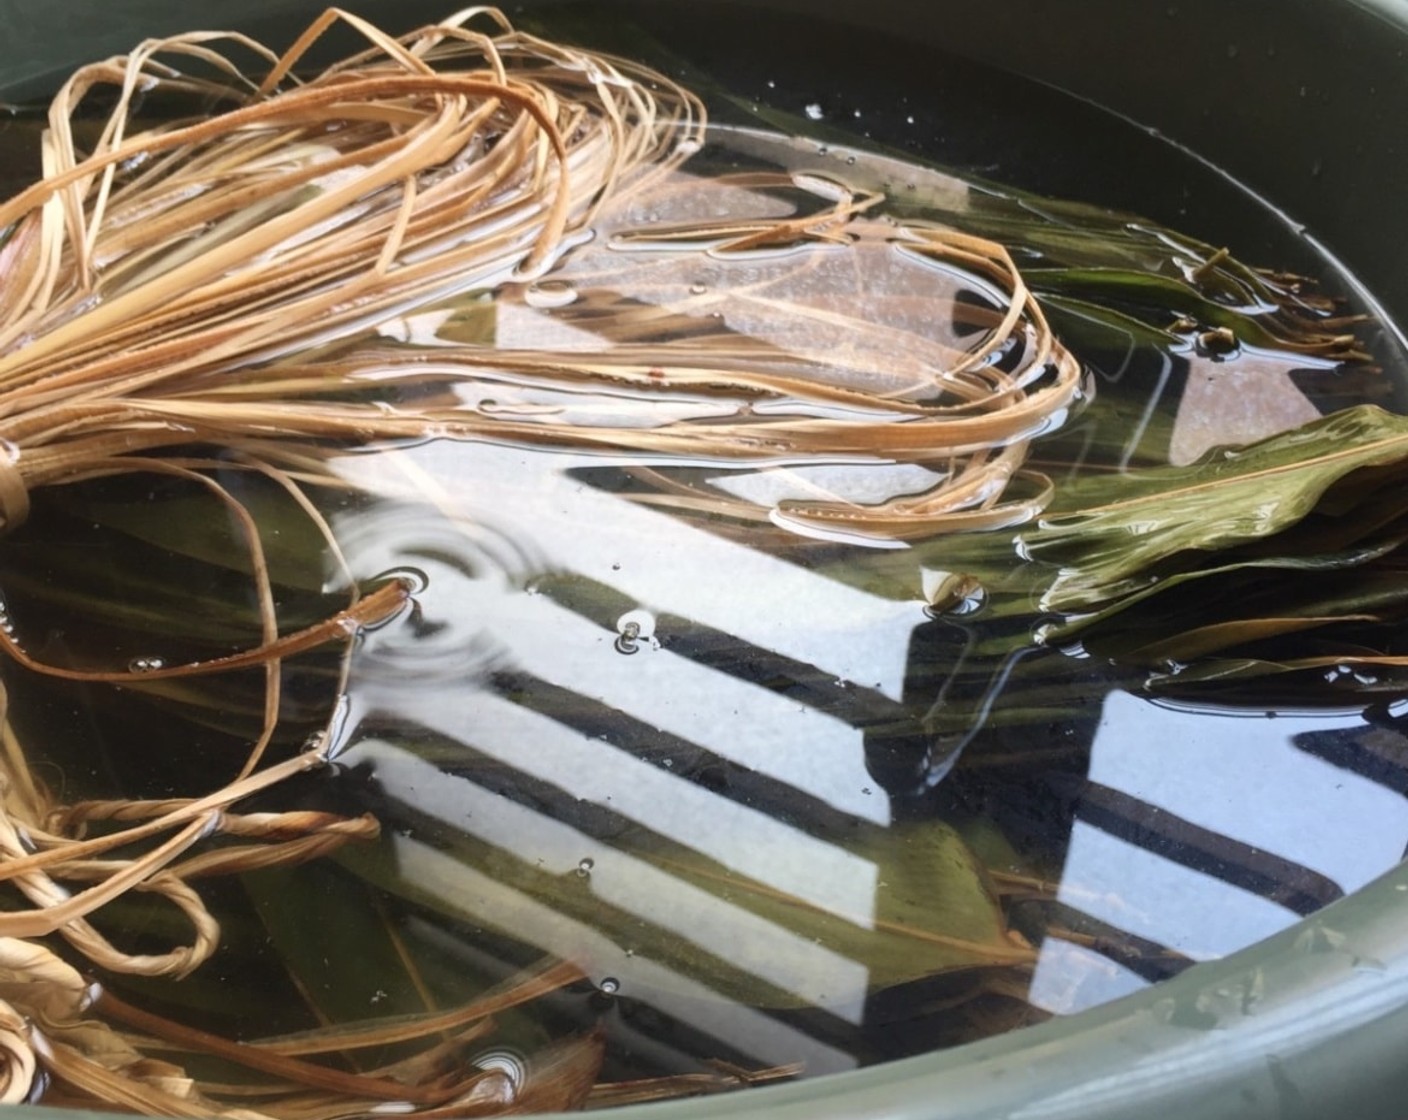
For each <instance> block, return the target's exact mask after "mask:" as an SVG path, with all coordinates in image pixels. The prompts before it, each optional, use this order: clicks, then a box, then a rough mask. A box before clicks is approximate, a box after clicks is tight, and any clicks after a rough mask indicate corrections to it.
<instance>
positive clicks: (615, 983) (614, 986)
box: [597, 976, 621, 996]
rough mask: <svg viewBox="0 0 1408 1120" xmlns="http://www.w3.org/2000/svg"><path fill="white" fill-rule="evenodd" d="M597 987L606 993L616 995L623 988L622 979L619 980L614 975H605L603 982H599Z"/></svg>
mask: <svg viewBox="0 0 1408 1120" xmlns="http://www.w3.org/2000/svg"><path fill="white" fill-rule="evenodd" d="M597 987H598V988H600V989H601V991H602V992H603V993H605V994H606V995H608V996H614V995H615V994H616V993H617V992H619V991H620V990H621V981H619V980H617V979H616V977H614V976H603V977H602V978H601V983H600V984H598V985H597Z"/></svg>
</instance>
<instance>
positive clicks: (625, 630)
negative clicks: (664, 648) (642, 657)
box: [616, 609, 660, 654]
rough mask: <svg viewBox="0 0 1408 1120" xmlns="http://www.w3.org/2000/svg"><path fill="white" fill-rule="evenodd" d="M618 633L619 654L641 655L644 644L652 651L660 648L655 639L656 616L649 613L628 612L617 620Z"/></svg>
mask: <svg viewBox="0 0 1408 1120" xmlns="http://www.w3.org/2000/svg"><path fill="white" fill-rule="evenodd" d="M616 633H617V635H618V637H617V639H616V652H617V653H625V654H632V653H639V652H640V649H641V646H642V644H644V645H648V646H649V647H650V648H651V649H659V648H660V643H659V641H657V640H656V637H655V616H654V615H653V614H651V613H650V612H649V611H645V610H639V609H637V610H633V611H627V612H626V613H625V614H623V615H622V616H621V617H620V618H618V619H617V620H616Z"/></svg>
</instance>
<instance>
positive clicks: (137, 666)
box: [127, 657, 166, 673]
mask: <svg viewBox="0 0 1408 1120" xmlns="http://www.w3.org/2000/svg"><path fill="white" fill-rule="evenodd" d="M165 668H166V661H165V660H164V659H163V658H160V657H134V658H133V659H132V660H131V661H129V662H128V663H127V670H128V672H131V673H155V672H156V671H157V670H158V669H165Z"/></svg>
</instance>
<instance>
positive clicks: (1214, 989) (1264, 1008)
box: [0, 0, 1408, 1120]
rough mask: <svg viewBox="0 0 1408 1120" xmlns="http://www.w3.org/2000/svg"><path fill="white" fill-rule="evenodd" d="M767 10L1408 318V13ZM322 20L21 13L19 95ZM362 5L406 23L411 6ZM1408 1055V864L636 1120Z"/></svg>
mask: <svg viewBox="0 0 1408 1120" xmlns="http://www.w3.org/2000/svg"><path fill="white" fill-rule="evenodd" d="M659 2H660V3H664V2H665V0H659ZM680 2H685V0H680ZM753 3H754V4H755V5H757V6H766V7H771V8H776V9H781V10H788V11H792V12H795V13H797V14H799V15H805V14H813V15H825V16H827V17H829V18H833V19H837V20H841V21H851V22H854V23H857V24H865V25H869V26H872V27H877V28H882V29H889V30H898V29H902V30H903V33H904V35H905V37H906V38H907V39H909V40H910V41H912V42H923V43H933V44H935V45H936V46H942V47H943V48H944V49H946V50H948V51H952V52H956V53H958V54H960V55H965V56H968V57H971V58H973V59H975V60H978V61H982V62H988V63H993V64H996V65H999V66H1002V67H1005V68H1009V69H1012V70H1015V71H1017V72H1019V73H1022V74H1024V75H1027V76H1028V77H1032V78H1035V79H1037V80H1039V81H1042V82H1046V83H1049V84H1051V85H1053V86H1056V87H1059V88H1061V89H1064V90H1067V91H1070V92H1072V93H1075V94H1077V95H1079V96H1081V97H1084V98H1087V99H1089V100H1091V101H1093V102H1095V103H1097V104H1099V105H1101V106H1103V107H1105V108H1108V109H1110V110H1112V111H1114V112H1116V113H1119V114H1122V115H1124V116H1126V117H1128V118H1129V119H1131V120H1132V121H1134V122H1135V123H1137V124H1139V125H1142V126H1144V127H1147V128H1150V129H1153V130H1156V131H1157V132H1159V133H1161V134H1162V135H1164V136H1165V137H1167V138H1168V139H1169V141H1170V142H1173V143H1177V144H1180V145H1183V146H1185V147H1186V148H1188V149H1189V150H1191V151H1192V152H1194V153H1196V154H1197V155H1198V156H1201V157H1203V158H1205V159H1207V160H1208V161H1209V162H1210V163H1211V164H1213V165H1215V166H1217V167H1219V168H1221V169H1223V170H1225V171H1226V172H1227V173H1228V174H1230V175H1231V176H1233V177H1234V178H1236V179H1238V180H1240V181H1241V182H1242V183H1244V184H1245V185H1246V186H1248V187H1249V188H1250V189H1252V190H1253V191H1255V192H1257V193H1259V194H1261V195H1262V196H1263V197H1264V198H1266V199H1268V200H1270V201H1271V202H1272V203H1273V204H1274V205H1275V206H1276V207H1279V208H1280V209H1281V210H1282V211H1284V212H1285V213H1286V215H1287V216H1288V217H1289V218H1290V219H1291V220H1292V221H1294V222H1296V223H1299V224H1303V225H1304V226H1305V227H1306V229H1307V231H1308V236H1311V237H1313V238H1314V239H1315V240H1316V241H1317V242H1318V243H1319V244H1320V245H1321V246H1322V247H1323V249H1324V250H1325V251H1326V252H1327V253H1328V254H1330V255H1331V256H1334V257H1337V258H1339V259H1340V260H1341V261H1342V262H1343V263H1344V264H1345V265H1346V267H1347V268H1348V270H1349V271H1350V272H1351V273H1353V274H1355V275H1356V276H1357V277H1358V278H1359V279H1360V280H1362V281H1363V282H1364V284H1365V285H1366V286H1367V288H1368V289H1369V290H1370V291H1371V292H1372V293H1373V294H1374V295H1375V296H1376V297H1377V298H1378V300H1379V301H1380V302H1381V304H1382V305H1383V307H1384V308H1385V309H1386V310H1387V312H1388V313H1389V315H1390V316H1391V317H1393V318H1396V319H1397V320H1398V321H1399V322H1408V268H1404V267H1403V259H1404V256H1405V250H1404V248H1403V243H1404V233H1405V231H1404V229H1403V226H1404V223H1405V218H1404V209H1403V206H1402V201H1401V200H1402V190H1403V187H1402V184H1403V182H1404V179H1405V175H1408V129H1406V128H1405V125H1404V122H1405V121H1408V62H1405V51H1408V2H1405V0H986V2H985V3H982V4H971V3H957V2H951V0H909V2H906V0H868V2H867V3H865V4H860V5H855V4H849V3H842V2H841V0H753ZM320 6H321V5H320V4H319V3H318V2H317V0H212V2H210V3H207V4H205V5H201V6H199V7H198V8H197V7H193V6H191V5H189V4H186V3H182V2H181V0H61V2H59V3H47V4H46V3H40V2H38V0H0V28H3V35H2V36H0V93H3V94H8V95H12V96H13V95H15V94H16V93H34V92H37V91H39V90H41V89H42V88H43V87H44V85H46V84H47V83H46V81H45V77H46V75H49V74H52V73H53V72H54V71H56V70H59V69H62V68H66V67H68V66H70V65H72V64H74V63H77V62H79V61H83V60H86V59H88V58H92V57H95V56H99V55H106V54H110V53H114V52H116V51H119V50H121V49H123V48H125V47H127V46H129V45H131V43H132V42H133V41H135V40H136V39H139V38H141V37H144V36H145V35H149V34H155V33H158V32H164V31H174V30H180V29H185V28H187V27H188V26H189V25H192V24H200V25H202V26H216V25H220V26H232V27H241V28H249V27H263V26H267V24H268V22H269V21H270V20H273V19H276V18H278V17H284V16H290V15H296V14H302V15H306V14H308V13H309V12H311V11H312V10H314V9H315V8H317V7H320ZM347 6H348V7H351V8H354V9H356V10H359V11H363V12H366V13H368V14H377V13H378V11H379V10H380V11H381V12H382V13H383V14H387V13H388V12H389V13H390V14H388V15H387V22H388V23H391V24H395V23H396V22H397V21H396V19H395V18H394V17H395V8H396V5H395V4H394V3H389V2H388V3H384V4H378V3H377V2H375V0H369V2H363V3H351V4H348V5H347ZM779 49H786V45H785V44H780V45H779ZM1405 1047H1408V866H1403V867H1400V868H1399V869H1397V870H1395V871H1394V872H1392V873H1390V874H1389V875H1387V876H1385V877H1384V878H1382V879H1380V880H1379V881H1377V882H1376V883H1374V884H1372V885H1371V886H1369V887H1367V888H1365V889H1363V890H1361V891H1360V892H1358V893H1357V894H1355V895H1353V896H1351V897H1349V898H1347V899H1345V900H1344V901H1342V902H1339V903H1336V904H1334V905H1332V906H1330V907H1328V908H1327V909H1325V910H1323V911H1321V912H1319V913H1318V914H1316V915H1315V916H1313V917H1311V918H1310V919H1308V920H1306V921H1304V922H1302V923H1300V924H1299V925H1297V926H1295V927H1293V928H1291V929H1288V930H1286V931H1285V932H1284V933H1282V934H1280V935H1278V936H1275V937H1272V938H1271V939H1269V940H1267V941H1265V942H1262V943H1260V944H1258V945H1255V946H1253V947H1251V948H1249V949H1246V950H1244V951H1242V952H1239V953H1237V954H1235V955H1233V956H1231V957H1229V958H1227V959H1224V960H1222V961H1220V962H1217V963H1212V964H1206V965H1200V966H1198V967H1196V968H1193V969H1191V970H1189V971H1188V972H1185V973H1184V974H1183V975H1181V976H1179V977H1178V978H1176V979H1174V980H1170V981H1168V982H1165V983H1163V984H1160V985H1158V986H1156V987H1154V988H1152V989H1149V990H1146V991H1144V992H1142V993H1139V994H1137V995H1134V996H1130V997H1127V998H1124V999H1122V1000H1119V1001H1117V1002H1115V1003H1111V1004H1108V1005H1105V1006H1103V1007H1100V1008H1097V1009H1095V1010H1093V1011H1088V1012H1085V1013H1083V1014H1080V1015H1077V1016H1073V1017H1071V1018H1067V1019H1061V1020H1055V1021H1052V1022H1050V1023H1047V1024H1045V1025H1043V1026H1039V1027H1035V1028H1031V1029H1028V1030H1024V1031H1020V1032H1017V1033H1014V1034H1010V1035H1006V1036H1003V1037H999V1038H994V1039H991V1040H989V1041H986V1042H982V1043H977V1044H973V1045H969V1046H965V1047H960V1048H958V1049H954V1050H950V1051H946V1052H942V1053H937V1054H933V1055H929V1056H925V1057H920V1058H914V1059H909V1060H905V1061H900V1062H895V1063H891V1064H888V1065H884V1066H878V1067H874V1068H870V1069H866V1070H863V1071H861V1072H857V1073H850V1074H844V1075H840V1076H837V1077H831V1078H823V1079H818V1080H815V1081H808V1082H801V1083H796V1084H791V1085H786V1086H781V1087H777V1088H771V1089H766V1090H758V1091H755V1092H749V1093H745V1094H739V1095H733V1096H728V1097H724V1098H712V1099H702V1100H688V1101H680V1102H671V1103H665V1104H660V1105H650V1106H640V1107H638V1108H636V1109H633V1110H631V1111H630V1112H629V1113H628V1115H629V1116H630V1117H631V1118H632V1120H687V1118H689V1117H704V1116H712V1115H718V1114H723V1113H727V1114H728V1115H730V1116H735V1117H744V1116H757V1117H759V1118H762V1117H767V1118H769V1120H783V1118H785V1117H791V1116H796V1117H803V1116H805V1117H807V1118H808V1120H820V1118H826V1117H836V1118H838V1120H839V1118H846V1120H857V1118H861V1117H874V1118H881V1117H883V1118H887V1120H938V1118H941V1117H948V1118H955V1120H956V1118H963V1120H979V1118H997V1117H1007V1118H1017V1117H1021V1118H1023V1120H1028V1118H1030V1120H1036V1118H1038V1117H1039V1118H1042V1120H1057V1118H1064V1117H1072V1118H1074V1117H1080V1118H1081V1120H1105V1118H1108V1120H1117V1118H1118V1120H1124V1118H1127V1117H1131V1116H1136V1115H1143V1114H1148V1115H1158V1116H1161V1117H1166V1118H1168V1120H1201V1118H1207V1120H1211V1118H1213V1117H1218V1118H1231V1117H1238V1118H1245V1120H1252V1118H1268V1120H1269V1118H1272V1117H1277V1118H1282V1120H1293V1118H1302V1117H1303V1118H1306V1120H1310V1118H1315V1120H1320V1118H1322V1117H1326V1116H1346V1117H1356V1118H1360V1120H1374V1118H1382V1120H1401V1118H1402V1117H1404V1116H1405V1115H1408V1060H1405ZM30 1111H33V1114H34V1115H35V1116H36V1117H41V1116H43V1117H54V1116H55V1115H57V1114H56V1113H55V1112H53V1111H50V1110H45V1111H44V1112H42V1113H41V1112H39V1111H38V1110H29V1109H17V1110H15V1112H16V1116H17V1120H18V1118H19V1117H22V1116H23V1115H24V1114H25V1113H28V1112H30ZM598 1115H600V1114H598Z"/></svg>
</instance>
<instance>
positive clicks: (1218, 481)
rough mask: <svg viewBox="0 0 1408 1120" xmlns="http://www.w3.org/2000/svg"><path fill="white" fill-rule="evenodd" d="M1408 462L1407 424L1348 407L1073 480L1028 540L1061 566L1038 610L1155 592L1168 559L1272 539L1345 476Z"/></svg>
mask: <svg viewBox="0 0 1408 1120" xmlns="http://www.w3.org/2000/svg"><path fill="white" fill-rule="evenodd" d="M1405 456H1408V418H1404V417H1401V416H1394V415H1392V414H1390V413H1387V412H1385V411H1383V410H1382V409H1379V408H1377V407H1375V406H1372V405H1365V406H1361V407H1359V408H1353V409H1347V410H1345V411H1344V412H1340V413H1336V414H1334V415H1332V416H1328V417H1326V418H1325V419H1323V420H1320V421H1317V422H1314V423H1311V424H1307V425H1305V426H1304V427H1302V428H1299V429H1297V430H1295V431H1292V432H1288V433H1285V434H1284V435H1280V436H1274V437H1272V438H1271V439H1267V440H1263V441H1262V442H1260V443H1257V444H1253V445H1251V446H1250V447H1245V448H1242V449H1239V450H1231V449H1228V450H1223V451H1221V452H1216V453H1214V454H1213V455H1211V456H1210V457H1208V458H1205V459H1204V460H1203V461H1201V462H1198V463H1195V464H1193V465H1192V466H1189V467H1167V468H1162V469H1150V470H1145V471H1140V472H1134V473H1129V474H1123V475H1113V476H1108V477H1086V478H1084V479H1081V480H1078V481H1076V482H1074V483H1072V484H1071V485H1069V486H1068V487H1066V488H1065V489H1064V490H1063V491H1062V493H1061V495H1060V497H1059V498H1058V500H1057V506H1056V508H1054V509H1053V510H1052V512H1051V514H1050V515H1048V516H1047V517H1045V518H1044V519H1042V521H1041V522H1040V523H1039V524H1038V525H1037V527H1036V528H1034V529H1032V530H1029V531H1027V532H1024V533H1022V534H1021V547H1022V549H1023V551H1024V552H1025V554H1026V555H1028V556H1029V557H1031V558H1032V559H1033V560H1036V561H1038V562H1040V563H1042V564H1045V565H1050V566H1051V567H1052V568H1054V569H1055V573H1054V575H1053V577H1052V578H1051V580H1050V583H1049V585H1048V586H1047V587H1046V589H1045V591H1044V592H1043V594H1042V596H1041V606H1042V608H1043V609H1045V610H1050V611H1080V610H1093V609H1097V608H1099V607H1100V606H1101V605H1104V604H1108V603H1109V602H1111V601H1112V600H1114V599H1117V598H1119V597H1121V596H1124V595H1128V594H1131V593H1133V592H1137V591H1139V590H1142V589H1144V588H1145V587H1148V586H1151V585H1152V584H1153V583H1154V582H1156V579H1157V577H1156V575H1155V574H1153V573H1156V572H1157V571H1158V569H1159V567H1160V565H1163V564H1165V562H1167V561H1169V560H1171V559H1175V558H1176V562H1182V563H1185V564H1186V563H1188V562H1189V559H1190V558H1189V557H1187V556H1184V555H1182V554H1185V553H1189V552H1198V553H1212V552H1215V551H1218V550H1221V549H1226V548H1230V547H1232V546H1235V545H1240V544H1245V543H1247V542H1250V541H1256V540H1260V539H1262V538H1265V537H1269V536H1271V535H1272V534H1274V533H1277V532H1279V531H1281V530H1283V529H1285V528H1287V527H1289V526H1291V525H1293V524H1295V523H1296V522H1297V521H1299V520H1300V519H1301V518H1303V517H1305V515H1306V514H1308V513H1309V512H1310V511H1311V510H1312V509H1313V508H1314V506H1315V503H1316V501H1317V500H1318V499H1319V498H1320V496H1321V495H1322V494H1324V493H1325V491H1326V489H1327V488H1328V487H1329V486H1330V485H1331V484H1333V483H1334V482H1336V481H1337V480H1339V479H1340V478H1342V477H1344V476H1345V475H1346V474H1348V473H1349V472H1351V471H1354V470H1357V469H1360V468H1364V467H1373V466H1380V465H1382V464H1385V463H1391V462H1394V461H1397V460H1400V459H1402V458H1403V457H1405ZM1193 559H1194V560H1196V558H1193Z"/></svg>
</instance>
